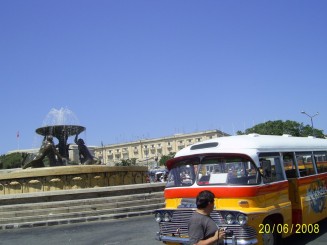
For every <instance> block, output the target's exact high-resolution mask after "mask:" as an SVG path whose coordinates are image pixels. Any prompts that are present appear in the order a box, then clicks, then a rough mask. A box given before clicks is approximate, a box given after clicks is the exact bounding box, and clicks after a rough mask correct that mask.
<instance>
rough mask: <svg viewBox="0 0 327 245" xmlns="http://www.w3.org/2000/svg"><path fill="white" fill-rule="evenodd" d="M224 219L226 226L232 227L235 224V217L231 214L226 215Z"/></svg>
mask: <svg viewBox="0 0 327 245" xmlns="http://www.w3.org/2000/svg"><path fill="white" fill-rule="evenodd" d="M225 219H226V223H227V224H228V225H232V224H234V223H235V216H234V215H233V214H231V213H229V214H227V215H226V217H225Z"/></svg>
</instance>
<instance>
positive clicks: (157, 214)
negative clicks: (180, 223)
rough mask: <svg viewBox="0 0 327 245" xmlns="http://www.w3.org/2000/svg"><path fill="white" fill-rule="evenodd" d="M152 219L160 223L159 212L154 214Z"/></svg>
mask: <svg viewBox="0 0 327 245" xmlns="http://www.w3.org/2000/svg"><path fill="white" fill-rule="evenodd" d="M154 219H155V220H156V221H157V222H158V223H159V222H161V221H162V216H161V213H160V212H157V213H155V215H154Z"/></svg>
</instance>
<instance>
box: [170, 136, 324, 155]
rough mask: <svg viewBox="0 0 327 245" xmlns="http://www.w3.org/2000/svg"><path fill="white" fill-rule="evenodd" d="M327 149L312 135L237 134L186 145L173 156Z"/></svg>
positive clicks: (320, 140) (321, 140) (322, 141)
mask: <svg viewBox="0 0 327 245" xmlns="http://www.w3.org/2000/svg"><path fill="white" fill-rule="evenodd" d="M322 150H325V151H326V150H327V140H326V139H319V138H314V137H310V136H309V137H293V136H290V135H283V136H277V135H259V134H249V135H238V136H227V137H219V138H215V139H211V140H206V141H203V142H200V143H196V144H194V145H191V146H188V147H186V148H184V149H182V150H180V151H179V152H177V154H176V156H175V157H181V156H187V155H198V154H203V153H242V154H246V153H247V152H253V151H255V152H287V151H322Z"/></svg>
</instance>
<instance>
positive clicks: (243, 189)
mask: <svg viewBox="0 0 327 245" xmlns="http://www.w3.org/2000/svg"><path fill="white" fill-rule="evenodd" d="M283 189H288V181H287V180H286V181H283V182H278V183H272V184H266V185H259V186H201V187H178V188H176V187H175V188H166V189H165V198H195V197H196V196H197V195H198V194H199V192H201V191H204V190H210V191H212V192H213V193H214V194H215V197H217V198H219V197H227V198H237V197H255V196H260V195H265V194H269V193H274V192H278V191H281V190H283Z"/></svg>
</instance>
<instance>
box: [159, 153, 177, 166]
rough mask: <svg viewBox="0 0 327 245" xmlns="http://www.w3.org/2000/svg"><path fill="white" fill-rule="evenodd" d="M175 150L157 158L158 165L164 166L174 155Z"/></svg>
mask: <svg viewBox="0 0 327 245" xmlns="http://www.w3.org/2000/svg"><path fill="white" fill-rule="evenodd" d="M175 154H176V153H175V152H170V153H169V154H168V155H163V156H162V157H161V158H160V160H159V165H160V166H166V162H167V161H168V160H170V159H172V158H174V156H175Z"/></svg>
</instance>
